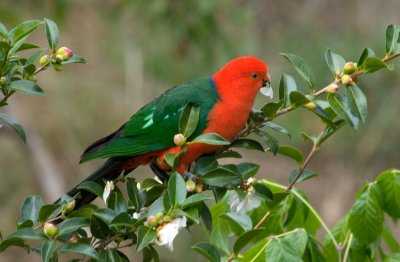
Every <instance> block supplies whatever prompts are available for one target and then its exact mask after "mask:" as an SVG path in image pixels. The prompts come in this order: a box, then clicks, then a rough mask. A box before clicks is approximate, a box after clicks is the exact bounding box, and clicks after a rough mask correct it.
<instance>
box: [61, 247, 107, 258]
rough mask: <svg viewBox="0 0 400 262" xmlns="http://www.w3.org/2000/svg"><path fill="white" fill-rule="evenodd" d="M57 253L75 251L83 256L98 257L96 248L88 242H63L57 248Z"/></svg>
mask: <svg viewBox="0 0 400 262" xmlns="http://www.w3.org/2000/svg"><path fill="white" fill-rule="evenodd" d="M57 252H58V253H75V254H81V255H84V256H88V257H91V258H93V259H97V260H98V259H99V257H98V255H97V252H96V250H95V249H94V248H93V247H91V246H90V245H88V244H84V243H65V244H64V245H62V246H61V247H60V248H59V249H57Z"/></svg>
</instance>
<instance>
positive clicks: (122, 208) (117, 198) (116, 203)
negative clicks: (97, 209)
mask: <svg viewBox="0 0 400 262" xmlns="http://www.w3.org/2000/svg"><path fill="white" fill-rule="evenodd" d="M107 207H108V208H111V209H112V210H115V211H116V212H117V213H121V212H126V211H127V210H128V205H127V203H126V201H125V199H124V197H123V196H122V194H121V191H119V190H114V191H113V192H111V194H110V196H109V198H108V199H107Z"/></svg>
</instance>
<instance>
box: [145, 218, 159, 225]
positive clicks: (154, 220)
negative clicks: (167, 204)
mask: <svg viewBox="0 0 400 262" xmlns="http://www.w3.org/2000/svg"><path fill="white" fill-rule="evenodd" d="M146 223H147V225H148V226H149V227H155V226H157V218H156V217H155V216H149V217H147V220H146Z"/></svg>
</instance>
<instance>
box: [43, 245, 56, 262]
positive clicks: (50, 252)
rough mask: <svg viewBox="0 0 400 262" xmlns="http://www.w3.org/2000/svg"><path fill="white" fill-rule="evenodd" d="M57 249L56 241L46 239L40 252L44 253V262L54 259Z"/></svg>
mask: <svg viewBox="0 0 400 262" xmlns="http://www.w3.org/2000/svg"><path fill="white" fill-rule="evenodd" d="M56 250H57V243H56V241H54V240H53V241H50V240H48V241H45V242H44V243H43V245H42V248H41V252H40V254H41V255H42V261H43V262H50V261H53V259H54V254H55V252H56Z"/></svg>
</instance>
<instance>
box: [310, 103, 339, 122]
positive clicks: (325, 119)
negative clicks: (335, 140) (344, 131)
mask: <svg viewBox="0 0 400 262" xmlns="http://www.w3.org/2000/svg"><path fill="white" fill-rule="evenodd" d="M312 112H313V113H314V114H316V115H317V116H318V117H319V118H320V119H321V121H322V122H323V123H325V124H327V125H330V126H333V125H334V124H333V122H332V120H331V118H330V116H329V115H328V113H326V112H325V110H324V109H323V108H322V107H320V106H319V105H317V107H316V108H315V109H314V110H313V111H312Z"/></svg>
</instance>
